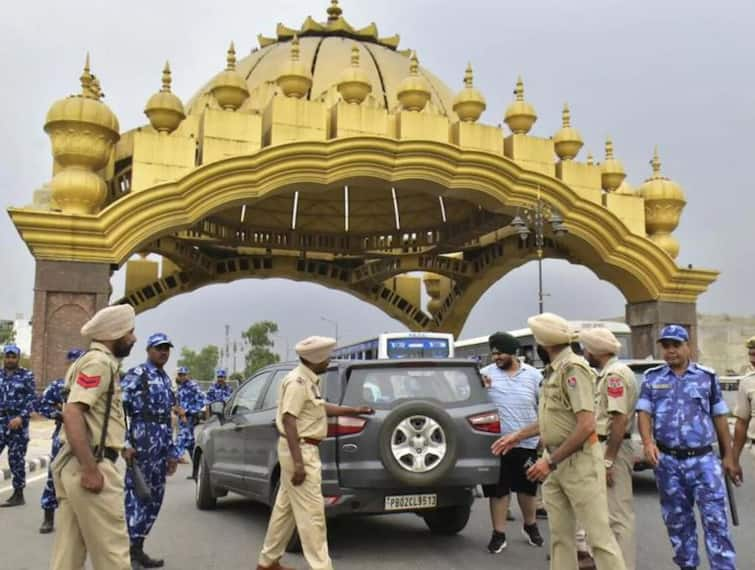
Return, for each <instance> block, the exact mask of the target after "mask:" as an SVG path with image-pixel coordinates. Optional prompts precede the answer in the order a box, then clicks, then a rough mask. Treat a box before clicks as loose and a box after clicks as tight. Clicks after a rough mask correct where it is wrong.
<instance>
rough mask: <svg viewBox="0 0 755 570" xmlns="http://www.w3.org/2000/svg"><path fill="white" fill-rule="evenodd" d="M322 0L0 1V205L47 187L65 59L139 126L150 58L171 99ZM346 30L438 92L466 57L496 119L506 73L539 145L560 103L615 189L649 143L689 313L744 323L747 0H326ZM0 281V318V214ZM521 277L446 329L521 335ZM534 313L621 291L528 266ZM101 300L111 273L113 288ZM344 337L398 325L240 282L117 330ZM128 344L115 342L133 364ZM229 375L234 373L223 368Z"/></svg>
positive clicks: (195, 338)
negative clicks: (672, 211)
mask: <svg viewBox="0 0 755 570" xmlns="http://www.w3.org/2000/svg"><path fill="white" fill-rule="evenodd" d="M328 4H329V2H328V0H307V1H304V0H276V1H275V2H271V1H265V2H262V1H255V0H225V1H222V2H209V1H204V2H201V1H198V0H191V1H190V0H182V1H167V0H164V1H161V2H155V1H154V0H151V1H149V2H147V1H143V0H131V1H130V2H128V3H117V4H115V3H112V2H95V1H94V0H90V1H84V0H67V1H66V2H52V1H48V2H13V3H9V4H7V5H6V6H4V10H3V17H2V21H0V53H2V54H3V56H2V59H1V60H0V65H2V67H3V69H2V71H3V73H2V76H3V79H2V81H0V101H2V105H0V117H1V118H2V119H1V121H2V122H1V123H0V126H1V127H2V137H0V157H1V158H0V161H1V162H0V193H1V194H0V196H2V198H0V200H1V201H2V203H3V204H4V205H5V206H10V205H14V206H18V205H25V204H28V203H29V202H30V201H31V196H32V192H33V191H34V189H36V188H38V187H39V186H41V185H42V184H43V183H44V182H46V181H48V180H49V179H50V177H51V175H50V171H51V155H50V144H49V139H48V138H47V136H46V135H45V133H44V132H43V130H42V126H43V123H44V117H45V114H46V112H47V109H48V108H49V106H50V104H51V103H52V102H53V101H55V100H56V99H58V98H61V97H63V96H66V95H69V94H71V93H74V92H77V90H78V76H79V74H80V71H81V67H82V63H83V60H84V55H85V53H86V51H87V50H89V51H90V52H91V56H92V68H93V71H94V72H95V73H96V74H97V75H98V76H99V77H100V78H101V81H102V84H103V88H104V91H105V93H106V95H107V98H106V102H107V104H108V105H109V106H110V107H111V109H113V111H114V112H115V113H116V114H117V116H118V118H119V120H120V124H121V130H122V131H126V130H129V129H132V128H134V127H136V126H139V125H141V124H144V123H145V122H146V119H145V117H144V115H143V113H142V110H143V108H144V104H145V102H146V100H147V98H148V97H149V96H150V95H151V94H152V93H153V92H155V91H156V90H157V88H158V87H159V82H160V71H161V69H162V66H163V63H164V62H165V60H166V59H169V60H170V62H171V67H172V69H173V88H174V92H176V93H177V94H178V95H179V96H180V97H181V98H182V99H183V100H184V101H187V100H188V99H189V97H190V96H191V95H192V94H193V93H194V92H195V90H197V89H199V87H200V86H201V85H202V84H204V83H205V82H206V81H207V80H208V79H209V78H211V77H212V76H213V75H214V74H215V73H216V72H217V71H219V70H220V69H221V68H222V67H223V65H224V62H225V50H226V48H227V46H228V43H229V41H230V40H234V41H235V42H236V47H237V51H238V52H239V55H242V56H243V55H244V54H246V53H248V52H249V51H250V50H251V49H252V48H254V47H255V46H256V45H257V40H256V37H257V34H258V33H263V34H265V35H274V32H275V25H276V23H278V22H283V23H284V24H286V25H288V26H291V27H298V26H299V25H300V24H301V22H302V21H303V20H304V19H305V17H306V16H307V15H312V16H313V17H315V19H317V20H324V18H325V9H326V8H327V5H328ZM341 6H342V8H343V10H344V16H345V17H346V18H347V20H348V21H349V22H350V23H351V24H352V25H354V26H359V27H361V26H363V25H366V24H368V23H369V22H371V21H374V22H376V23H377V25H378V27H379V30H380V33H381V35H384V36H387V35H392V34H394V33H398V34H400V35H401V46H402V47H403V48H414V49H416V50H417V51H418V54H419V57H420V59H421V62H422V64H423V65H424V66H426V67H427V68H428V69H430V70H432V71H433V72H435V73H436V75H438V76H439V77H440V78H442V79H443V80H444V81H445V82H446V83H447V84H449V85H451V86H452V87H453V88H454V89H456V88H457V87H459V86H460V85H461V78H462V76H463V72H464V68H465V66H466V64H467V61H471V62H472V63H473V65H474V68H475V81H476V86H477V87H478V88H480V89H481V90H482V91H483V93H484V94H485V96H486V97H487V101H488V110H487V112H486V114H485V116H484V117H483V121H484V122H487V123H490V124H497V123H499V122H501V119H502V115H503V112H504V110H505V108H506V106H507V105H508V104H509V103H510V102H511V99H512V95H511V92H512V89H513V86H514V83H515V81H516V76H517V74H519V73H521V74H522V75H523V76H524V79H525V84H526V90H527V99H528V100H529V101H530V102H531V103H533V104H534V105H535V107H536V109H537V111H538V114H539V120H538V122H537V124H536V126H535V128H534V130H533V133H532V134H535V135H538V136H550V135H552V134H553V133H554V132H555V131H556V130H557V129H558V128H559V126H560V114H561V107H562V105H563V103H564V102H565V101H568V102H569V103H570V106H571V110H572V124H573V126H575V127H577V128H578V129H579V130H580V131H581V132H582V135H583V138H584V139H585V143H586V144H585V148H584V149H583V155H584V156H586V151H588V150H589V151H592V152H593V153H594V154H595V155H596V157H598V158H601V157H602V149H603V141H604V140H605V137H606V136H607V135H610V136H612V137H613V140H614V144H615V148H616V154H617V157H618V158H620V159H621V160H622V161H623V162H624V165H625V167H626V170H627V173H628V179H629V181H630V183H631V184H632V185H633V186H635V187H636V186H638V185H639V184H640V183H641V182H642V181H643V180H644V179H645V178H647V176H648V175H649V173H650V167H649V165H648V161H649V159H650V158H651V155H652V150H653V146H654V145H655V144H658V145H659V147H660V150H661V158H662V161H663V171H664V173H665V174H666V175H668V176H670V177H672V178H673V179H674V180H676V181H677V182H679V183H680V184H681V185H682V187H683V188H684V190H685V192H686V195H687V200H688V204H687V207H686V209H685V211H684V214H683V217H682V222H681V225H680V227H679V228H678V229H677V231H676V232H675V236H676V237H677V238H678V239H679V240H680V242H681V254H680V257H679V260H678V261H679V263H680V264H684V265H686V264H688V263H691V264H693V265H694V266H696V267H704V268H713V269H718V270H720V271H721V277H720V278H719V280H718V281H717V282H716V283H715V284H714V285H713V286H712V287H711V288H710V290H709V292H708V293H706V294H705V295H704V296H703V297H702V298H701V299H700V304H699V309H700V310H701V311H703V312H726V313H731V314H753V313H755V301H753V295H752V289H753V284H755V272H754V271H753V263H752V254H753V244H754V243H755V231H754V228H753V226H754V224H755V192H753V182H752V178H753V168H752V165H753V164H754V163H755V143H754V142H753V141H755V74H754V73H753V68H754V65H753V64H754V63H755V62H754V55H755V34H753V30H752V28H753V24H754V23H755V3H753V2H752V1H751V0H727V1H726V2H722V3H719V4H715V3H711V2H709V1H708V2H704V1H697V0H696V1H691V0H664V1H663V2H658V1H650V0H635V1H633V2H626V1H618V0H579V1H576V2H563V1H561V0H558V1H557V0H548V1H538V0H531V1H529V2H523V1H521V2H512V1H508V2H502V1H500V0H496V1H481V0H466V1H464V2H458V1H451V0H442V1H441V0H383V1H382V2H368V1H366V0H343V1H342V2H341ZM0 240H1V241H0V243H2V246H3V253H4V260H3V261H4V263H3V273H4V281H3V285H2V295H0V317H4V318H12V317H14V315H15V314H16V313H23V314H24V315H25V316H27V317H28V316H29V315H30V313H31V308H32V297H33V284H34V272H33V271H34V261H33V259H32V257H31V255H30V254H29V252H28V250H27V249H26V248H25V247H24V245H23V243H22V241H21V239H20V238H19V237H18V234H17V233H16V231H15V229H14V227H13V225H12V223H11V222H10V219H9V217H8V216H7V215H5V214H3V215H2V216H0ZM535 278H536V267H535V265H534V264H530V265H528V266H525V267H523V268H521V269H519V270H517V271H515V272H513V273H512V274H510V275H509V276H507V277H505V278H504V279H502V280H501V281H500V282H499V283H498V284H496V285H495V286H494V287H493V288H492V289H490V290H489V291H488V292H487V294H486V295H485V296H484V297H483V298H482V299H481V300H480V302H479V303H478V304H477V306H476V307H475V309H474V310H473V311H472V313H471V315H470V317H469V320H468V321H467V325H466V327H465V329H464V333H463V335H462V336H464V337H470V336H479V335H483V334H488V333H490V332H491V331H494V330H498V329H507V328H517V327H520V326H523V323H524V320H525V319H526V317H527V316H529V315H530V314H533V313H534V312H535V311H536V309H537V292H536V290H535V288H534V287H535V283H536V281H535ZM545 284H546V289H547V291H548V292H549V293H550V296H549V297H548V298H547V299H546V309H547V310H553V311H556V312H560V313H562V314H564V315H565V316H567V317H569V318H584V319H587V318H600V317H609V316H616V315H622V314H623V313H624V299H623V297H622V296H621V294H620V293H619V292H618V291H617V289H616V288H615V287H613V286H612V285H610V284H608V283H605V282H601V281H599V280H598V279H597V278H596V277H595V276H594V275H593V274H592V273H591V272H590V271H589V270H587V269H585V268H581V267H574V266H570V265H569V264H568V263H566V262H561V261H550V262H546V264H545ZM114 287H115V294H114V297H115V298H118V297H120V296H121V295H122V292H123V279H122V276H119V277H117V278H116V279H115V280H114ZM323 316H324V317H326V318H328V319H331V320H335V321H337V322H338V327H339V335H340V337H341V340H343V341H347V340H356V339H358V338H361V337H367V336H370V335H372V334H374V333H377V332H381V331H393V330H402V329H403V327H402V326H401V325H400V324H399V323H398V322H396V321H394V320H393V319H390V318H388V317H387V316H385V315H383V314H382V313H381V312H380V311H379V310H378V309H376V308H374V307H372V306H370V305H367V304H365V303H362V302H360V301H359V300H357V299H355V298H353V297H350V296H348V295H346V294H343V293H338V292H334V291H331V290H328V289H325V288H323V287H320V286H318V285H314V284H303V283H293V282H288V281H282V280H268V281H262V280H247V281H241V282H236V283H233V284H230V285H215V286H210V287H206V288H204V289H201V290H199V291H196V292H194V293H191V294H186V295H183V296H179V297H176V298H174V299H172V300H170V301H168V302H166V303H164V304H163V305H161V306H160V307H158V308H157V309H155V310H153V311H149V312H147V313H145V314H144V315H141V316H140V317H139V318H138V320H137V335H138V336H139V337H140V338H141V340H142V341H143V340H144V339H146V337H147V336H148V335H149V334H150V333H151V332H154V331H155V330H164V331H165V332H167V333H168V334H169V335H172V336H173V337H174V339H175V341H176V344H177V345H189V346H193V347H200V346H202V345H204V344H207V343H216V344H220V343H222V342H223V338H224V325H225V324H229V325H230V327H231V332H232V335H235V336H238V335H239V333H240V331H241V329H242V328H245V327H246V326H247V325H249V324H250V323H252V322H254V321H257V320H262V319H270V320H273V321H276V322H277V323H278V324H279V326H280V328H281V340H280V342H279V346H280V348H281V352H283V351H284V349H285V344H286V342H288V344H289V345H290V347H291V348H292V347H293V344H294V343H295V341H296V340H297V339H299V338H301V337H303V336H306V335H309V334H328V335H334V333H335V327H334V326H333V325H331V324H329V323H328V322H326V321H324V320H322V319H321V317H323ZM142 350H143V342H141V341H140V343H139V345H138V347H137V349H136V350H135V354H136V356H139V357H140V356H141V355H142V354H143V352H142ZM239 365H240V363H239Z"/></svg>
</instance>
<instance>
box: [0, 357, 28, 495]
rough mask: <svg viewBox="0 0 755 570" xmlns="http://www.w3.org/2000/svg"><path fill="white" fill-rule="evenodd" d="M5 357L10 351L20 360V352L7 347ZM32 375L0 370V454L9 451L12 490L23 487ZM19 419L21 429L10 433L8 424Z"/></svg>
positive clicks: (4, 369)
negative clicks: (5, 450)
mask: <svg viewBox="0 0 755 570" xmlns="http://www.w3.org/2000/svg"><path fill="white" fill-rule="evenodd" d="M3 352H4V353H5V354H7V353H9V352H12V353H15V354H16V355H17V356H19V357H20V355H21V349H19V348H18V347H17V346H16V345H6V346H5V348H4V349H3ZM35 390H36V385H35V383H34V374H32V372H31V371H30V370H26V369H25V368H21V367H20V366H19V367H18V368H16V369H15V370H7V369H6V368H5V367H3V368H2V369H0V453H2V452H3V450H4V449H5V448H6V447H7V448H8V463H9V465H10V470H11V473H12V474H13V488H14V489H23V488H24V487H25V486H26V449H27V448H28V447H29V417H30V416H31V413H32V411H33V410H34V403H35V401H36V394H35ZM16 417H21V419H22V421H23V423H22V426H21V428H20V429H16V430H12V429H10V428H9V427H8V423H9V422H10V421H11V420H12V419H13V418H16Z"/></svg>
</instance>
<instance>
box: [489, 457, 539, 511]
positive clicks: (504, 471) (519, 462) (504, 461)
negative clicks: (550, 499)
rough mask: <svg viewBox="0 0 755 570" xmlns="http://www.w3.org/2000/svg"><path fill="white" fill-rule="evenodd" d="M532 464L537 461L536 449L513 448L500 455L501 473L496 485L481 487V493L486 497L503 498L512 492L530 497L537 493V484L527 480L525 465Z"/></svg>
mask: <svg viewBox="0 0 755 570" xmlns="http://www.w3.org/2000/svg"><path fill="white" fill-rule="evenodd" d="M528 461H529V462H530V464H534V463H535V461H537V450H536V449H525V448H523V447H515V448H514V449H512V450H511V451H509V452H508V453H507V454H506V455H501V473H500V475H499V477H498V483H497V484H496V485H483V486H482V492H483V493H484V494H485V496H486V497H495V498H500V497H505V496H507V495H508V494H509V493H511V492H512V491H513V492H514V493H524V494H525V495H530V496H532V497H534V496H535V494H536V493H537V483H536V482H533V481H530V480H528V479H527V469H529V467H525V463H527V462H528Z"/></svg>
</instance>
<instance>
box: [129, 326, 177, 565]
mask: <svg viewBox="0 0 755 570" xmlns="http://www.w3.org/2000/svg"><path fill="white" fill-rule="evenodd" d="M172 347H173V343H171V342H170V339H169V338H168V337H167V335H165V334H164V333H154V334H153V335H151V336H150V337H149V338H148V339H147V361H146V362H145V363H144V364H142V365H141V366H137V367H135V368H132V369H131V370H129V371H128V372H127V373H126V375H125V376H124V377H123V381H122V382H121V385H122V387H123V407H124V410H125V411H126V417H127V419H128V422H129V425H128V433H127V435H126V447H127V449H126V451H124V457H125V458H126V461H128V462H131V461H133V462H135V463H136V465H137V466H138V467H139V469H140V470H141V472H142V473H143V474H144V479H145V481H146V483H147V486H149V488H150V495H151V496H150V497H149V498H148V499H141V498H139V496H138V494H137V490H136V486H135V484H134V471H133V469H129V470H127V471H126V522H127V523H128V534H129V537H130V538H131V560H132V562H134V563H137V564H139V565H141V567H143V568H160V567H162V566H163V565H164V564H165V562H164V561H163V560H160V559H155V558H151V557H150V556H148V555H147V554H146V553H145V552H144V539H145V538H146V537H147V535H148V534H149V531H150V530H152V525H154V524H155V520H156V519H157V515H158V513H159V512H160V507H162V504H163V497H164V496H165V479H166V476H167V475H173V473H175V472H176V466H177V463H178V455H177V454H176V446H175V445H174V443H173V424H172V416H171V413H172V411H173V408H174V407H175V405H176V396H175V394H174V393H173V386H172V383H171V380H170V377H169V376H168V374H167V373H166V372H165V370H163V367H164V366H165V364H166V363H167V362H168V359H169V358H170V349H171V348H172Z"/></svg>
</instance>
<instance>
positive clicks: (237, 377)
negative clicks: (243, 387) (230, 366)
mask: <svg viewBox="0 0 755 570" xmlns="http://www.w3.org/2000/svg"><path fill="white" fill-rule="evenodd" d="M228 381H229V382H231V383H233V382H237V383H241V382H243V381H244V375H243V374H242V373H241V372H234V373H233V374H231V375H230V376H229V377H228Z"/></svg>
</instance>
